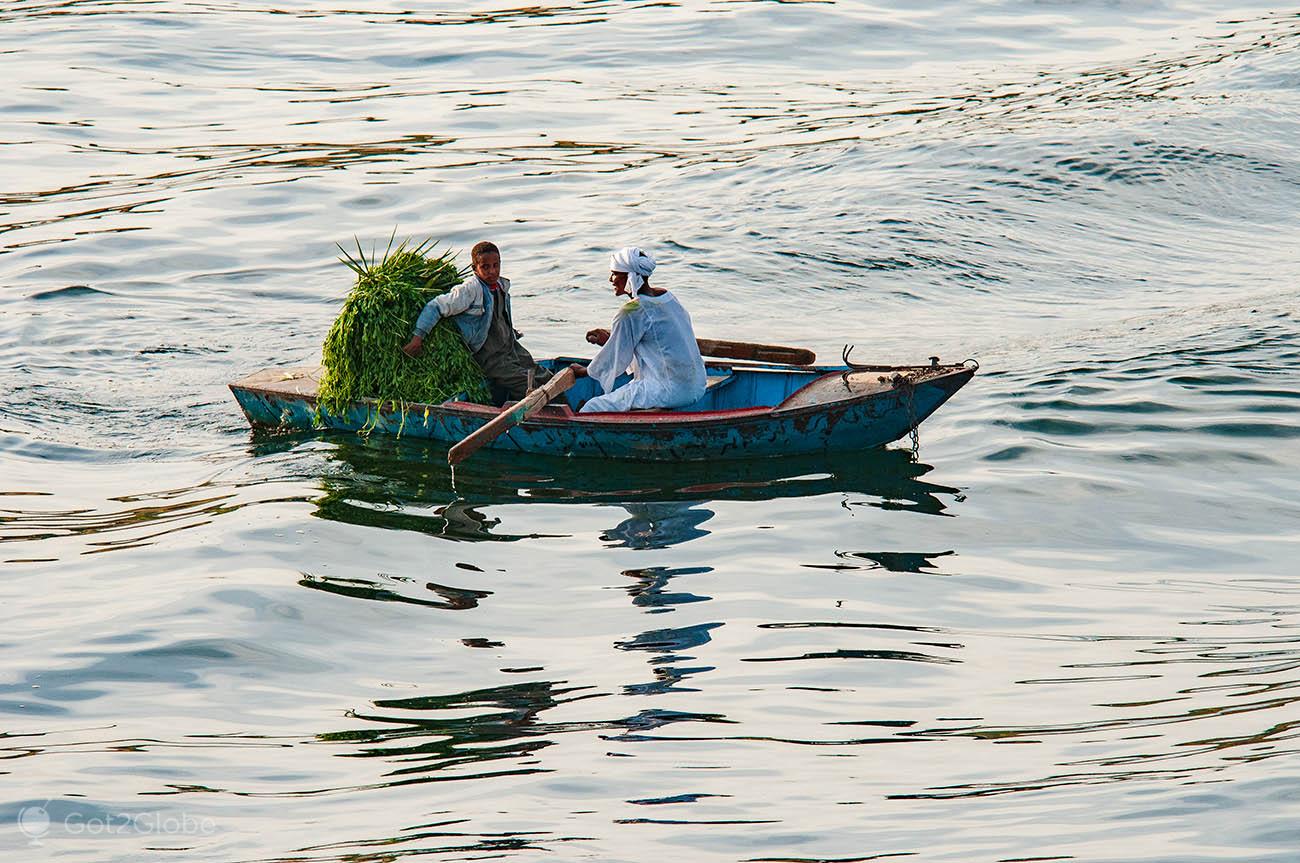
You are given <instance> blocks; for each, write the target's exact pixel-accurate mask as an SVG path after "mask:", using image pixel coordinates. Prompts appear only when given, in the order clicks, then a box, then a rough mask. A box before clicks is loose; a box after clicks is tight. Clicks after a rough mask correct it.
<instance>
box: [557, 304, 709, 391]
mask: <svg viewBox="0 0 1300 863" xmlns="http://www.w3.org/2000/svg"><path fill="white" fill-rule="evenodd" d="M629 366H631V368H632V380H631V382H629V383H627V384H626V385H624V386H622V387H619V388H618V389H614V381H615V380H616V379H617V378H618V376H619V375H621V374H623V372H624V371H626V370H627V369H628V367H629ZM587 374H588V375H590V376H591V378H592V379H593V380H595V381H596V382H597V383H599V384H600V387H601V389H603V390H604V391H605V395H603V396H596V397H595V398H593V399H591V400H590V401H588V402H587V403H586V404H585V405H583V406H582V410H581V411H580V413H584V414H585V413H592V412H595V411H630V410H633V409H634V408H680V407H686V406H687V405H689V404H691V403H692V402H695V401H698V400H699V398H700V396H702V395H704V385H705V371H704V360H703V358H701V357H700V346H699V345H698V344H696V342H695V330H694V329H693V328H692V327H691V316H690V315H688V314H687V313H686V309H685V308H683V307H682V304H681V303H679V302H677V298H676V297H674V296H673V295H672V294H671V293H669V292H668V291H665V292H664V293H662V294H660V295H659V296H657V297H652V296H649V295H647V294H641V295H639V296H638V297H637V300H636V302H632V303H627V304H626V305H624V306H623V308H622V309H620V310H619V313H618V315H616V316H615V317H614V323H613V325H612V326H611V327H610V330H609V341H608V342H606V343H605V346H604V347H603V348H601V349H600V353H598V354H596V358H595V359H593V360H592V361H591V364H590V365H588V366H587Z"/></svg>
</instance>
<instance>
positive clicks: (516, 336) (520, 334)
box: [515, 330, 524, 341]
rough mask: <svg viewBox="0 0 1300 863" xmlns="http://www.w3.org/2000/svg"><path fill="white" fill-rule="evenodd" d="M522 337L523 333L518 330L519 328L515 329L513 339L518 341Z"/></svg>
mask: <svg viewBox="0 0 1300 863" xmlns="http://www.w3.org/2000/svg"><path fill="white" fill-rule="evenodd" d="M523 337H524V334H523V333H521V332H519V330H515V341H519V340H520V339H522V338H523Z"/></svg>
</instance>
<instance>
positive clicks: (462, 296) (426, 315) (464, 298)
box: [402, 282, 477, 357]
mask: <svg viewBox="0 0 1300 863" xmlns="http://www.w3.org/2000/svg"><path fill="white" fill-rule="evenodd" d="M475 289H477V285H476V284H475V283H474V282H462V283H461V284H459V285H457V286H456V287H454V288H452V289H451V290H450V291H448V292H447V293H445V294H439V295H438V296H436V297H434V298H433V299H431V300H429V302H427V303H425V304H424V308H423V309H421V310H420V316H419V317H418V318H416V319H415V332H414V333H412V334H411V340H410V341H409V342H407V343H406V344H404V345H402V351H403V352H405V353H406V354H407V355H408V356H412V357H413V356H416V355H418V354H419V353H420V349H421V348H423V347H424V338H425V336H427V335H429V331H430V330H432V329H433V328H434V327H435V326H437V325H438V321H440V320H442V319H443V318H445V317H450V316H452V315H459V314H460V313H461V312H463V311H465V310H466V309H468V308H469V307H470V306H471V305H473V304H474V290H475Z"/></svg>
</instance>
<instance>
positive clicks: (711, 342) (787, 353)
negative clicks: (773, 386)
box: [695, 339, 817, 366]
mask: <svg viewBox="0 0 1300 863" xmlns="http://www.w3.org/2000/svg"><path fill="white" fill-rule="evenodd" d="M695 341H696V342H698V343H699V345H700V353H702V354H704V355H705V356H706V357H726V358H727V359H732V360H758V361H760V362H764V363H787V364H789V365H795V366H810V365H812V364H813V363H815V362H817V355H816V354H815V353H813V352H812V351H810V350H808V349H807V348H787V347H785V346H783V345H759V344H754V343H752V342H728V341H724V340H722V339H696V340H695Z"/></svg>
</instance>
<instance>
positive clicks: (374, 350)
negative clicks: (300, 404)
mask: <svg viewBox="0 0 1300 863" xmlns="http://www.w3.org/2000/svg"><path fill="white" fill-rule="evenodd" d="M339 250H340V251H341V252H342V253H343V256H342V257H341V258H340V259H339V260H340V261H341V262H342V263H343V264H344V265H346V266H347V267H348V269H350V270H352V272H354V273H356V276H357V280H356V284H355V285H354V286H353V288H352V291H351V292H350V293H349V294H348V296H347V298H346V299H345V300H344V301H343V308H342V310H340V312H339V316H338V318H337V319H335V321H334V325H333V326H332V327H330V331H329V334H328V335H327V336H326V337H325V344H324V346H323V348H322V350H321V361H322V363H323V364H324V366H325V373H324V374H323V375H322V376H321V382H320V390H319V401H318V408H317V410H318V411H320V410H328V411H330V412H331V413H342V412H343V411H344V410H346V409H347V407H348V405H349V403H351V402H354V401H357V400H358V399H363V398H368V399H375V400H376V401H377V402H378V403H380V404H382V403H385V402H396V403H405V402H424V403H428V404H437V403H439V402H443V401H446V400H447V399H449V398H452V397H453V396H456V395H462V396H463V397H467V398H468V399H469V400H470V401H475V402H480V403H483V404H486V403H488V401H489V396H488V388H487V381H486V380H485V379H484V377H483V372H482V370H481V369H480V368H479V366H478V363H476V362H475V361H474V357H473V356H472V355H471V354H470V352H469V348H467V347H466V346H465V342H464V341H463V340H462V339H461V337H460V332H459V331H458V330H457V329H456V327H455V325H453V324H452V323H451V322H450V321H448V320H446V319H444V320H441V321H439V322H438V325H437V326H435V327H434V328H433V330H432V331H431V332H430V333H429V335H428V336H426V337H425V339H424V350H423V351H421V353H420V355H419V356H418V357H414V358H412V357H408V356H407V355H406V354H404V353H402V345H403V344H404V343H405V342H406V340H407V339H408V338H410V335H411V331H412V328H413V327H414V325H415V319H416V318H417V317H419V314H420V310H421V309H423V308H424V306H425V304H426V303H427V302H429V300H431V299H433V298H434V297H435V296H437V295H438V294H441V293H445V292H446V291H449V290H451V289H452V288H453V287H455V286H456V285H459V284H460V283H461V282H462V281H464V278H465V275H466V273H468V270H460V269H458V268H457V267H456V264H455V260H454V255H453V254H452V253H451V252H450V251H446V252H443V253H442V254H434V253H433V243H432V241H431V240H425V241H424V242H422V243H420V244H418V245H415V246H408V243H407V242H406V241H404V242H402V243H401V244H399V245H398V246H396V247H395V248H394V246H393V238H389V242H388V248H387V249H385V250H384V252H383V254H382V255H380V254H379V253H378V252H377V251H376V250H375V249H372V250H371V252H370V254H369V255H368V256H367V254H366V252H365V250H364V249H362V247H361V243H360V242H357V248H356V254H355V255H354V254H352V253H351V252H350V251H348V250H347V249H344V248H343V247H342V246H339ZM374 416H375V419H376V420H377V419H378V412H377V411H376V413H375V415H374Z"/></svg>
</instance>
